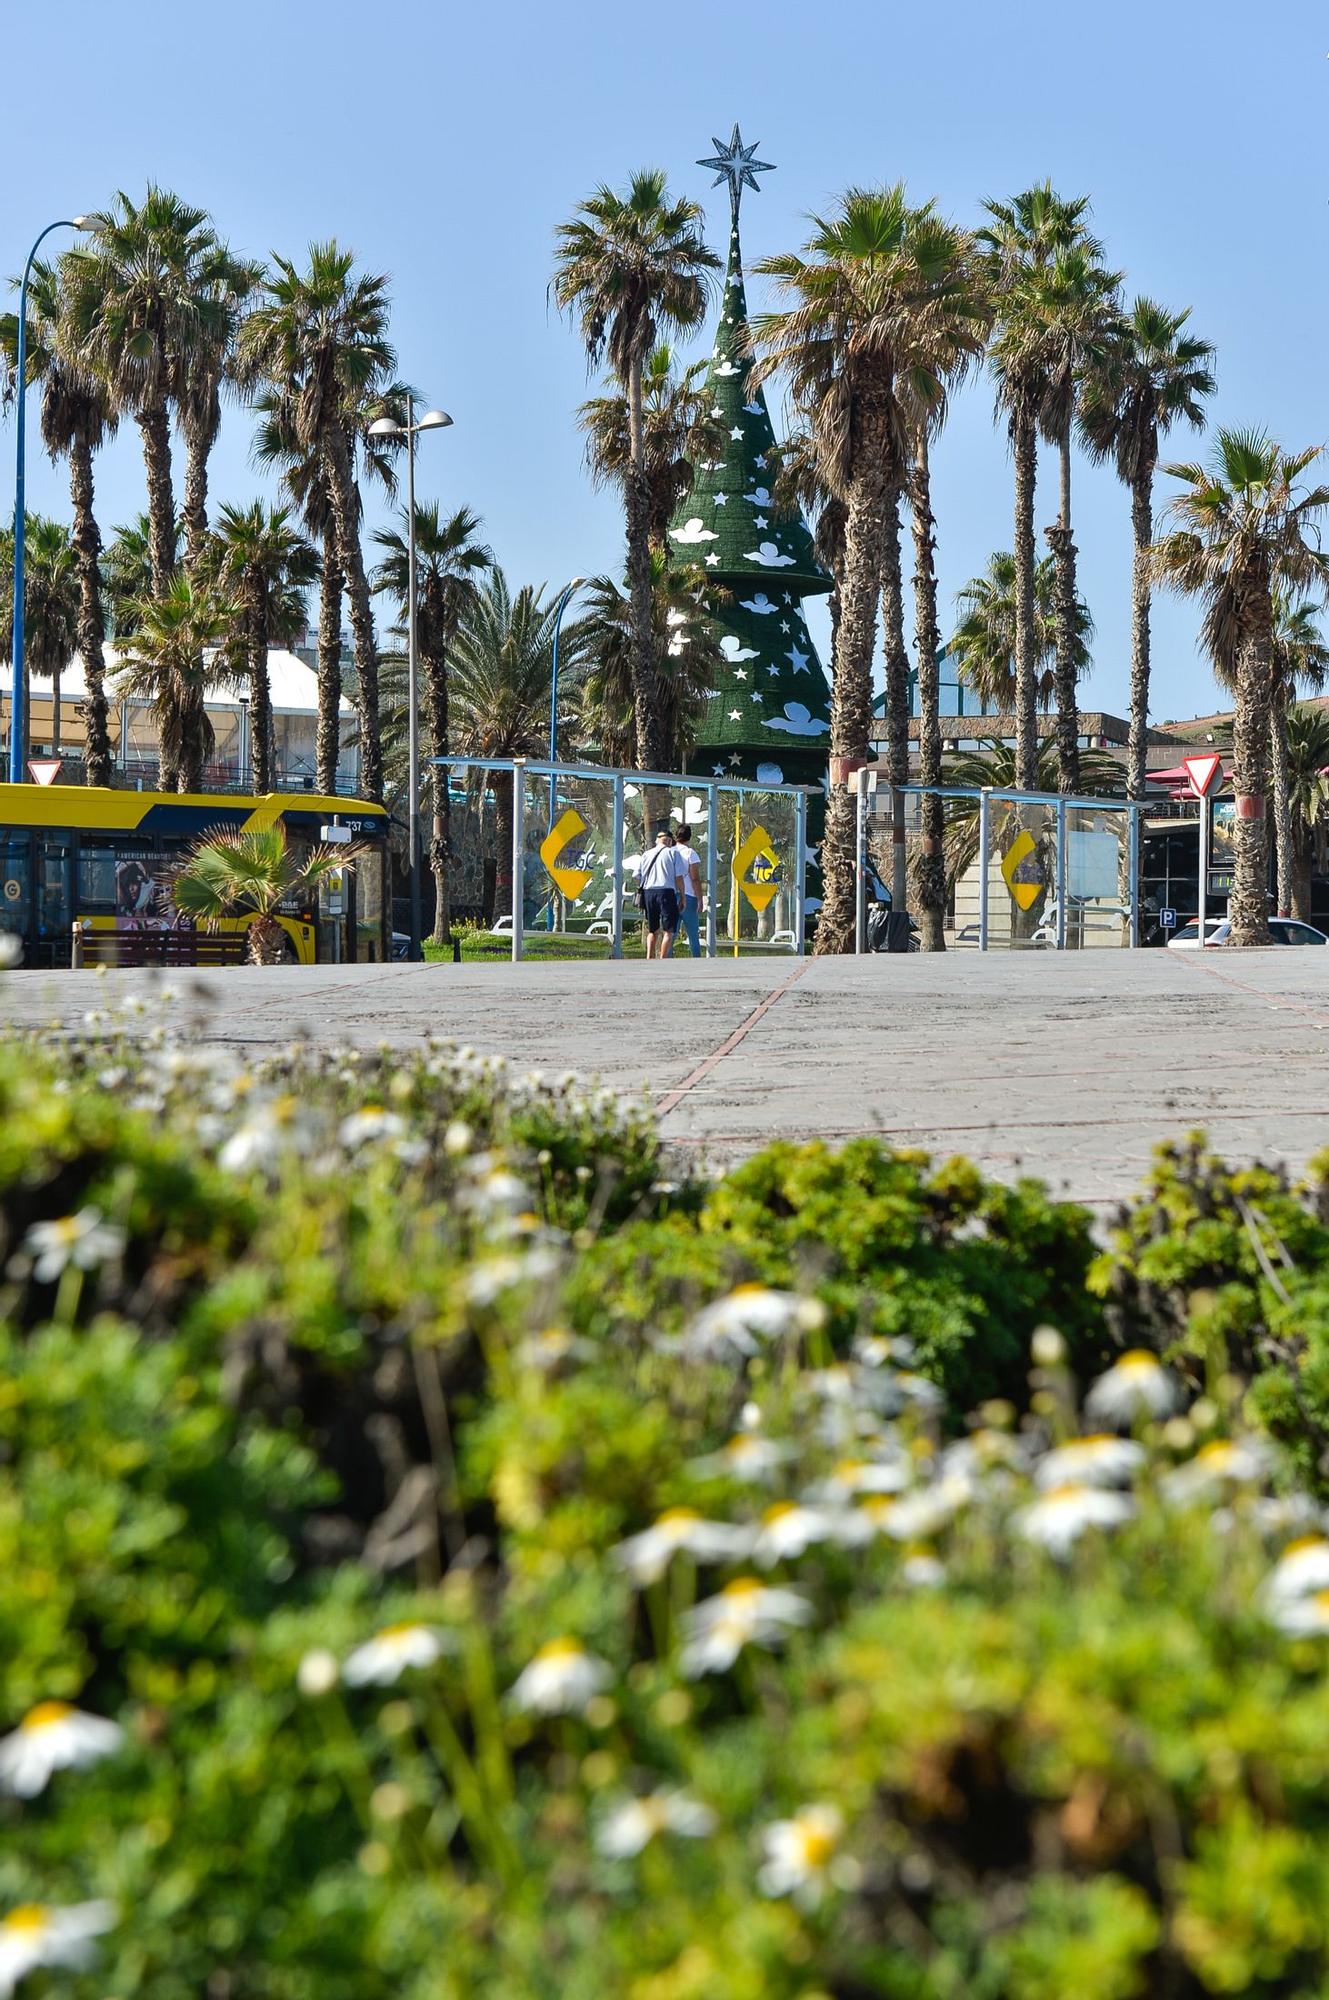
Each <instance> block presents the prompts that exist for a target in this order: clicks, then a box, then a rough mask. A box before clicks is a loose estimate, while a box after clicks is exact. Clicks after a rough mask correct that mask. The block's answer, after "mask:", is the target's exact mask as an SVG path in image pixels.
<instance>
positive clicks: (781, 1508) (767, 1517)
mask: <svg viewBox="0 0 1329 2000" xmlns="http://www.w3.org/2000/svg"><path fill="white" fill-rule="evenodd" d="M797 1512H798V1503H797V1501H795V1500H777V1501H775V1503H774V1505H772V1506H770V1507H768V1508H767V1509H766V1511H765V1513H764V1514H763V1515H762V1517H761V1518H762V1520H763V1521H766V1522H769V1523H770V1525H771V1526H772V1527H774V1526H775V1525H776V1524H777V1523H778V1522H780V1521H785V1520H788V1518H789V1516H790V1515H791V1514H796V1513H797Z"/></svg>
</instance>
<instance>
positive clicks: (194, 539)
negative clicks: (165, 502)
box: [181, 391, 221, 570]
mask: <svg viewBox="0 0 1329 2000" xmlns="http://www.w3.org/2000/svg"><path fill="white" fill-rule="evenodd" d="M220 428H221V399H220V398H219V397H218V396H217V394H216V393H215V391H214V393H213V396H212V402H211V405H210V407H209V409H208V410H207V412H206V413H205V414H204V416H202V417H201V418H197V419H194V420H191V421H188V422H186V424H185V490H184V505H183V507H182V509H181V512H182V516H183V519H184V529H185V561H186V563H187V564H188V565H189V568H190V569H191V570H193V569H196V568H197V566H198V563H199V560H200V558H201V556H202V555H203V552H204V550H205V549H206V548H207V545H208V456H209V454H210V452H211V451H212V447H213V445H214V444H215V443H216V441H217V432H218V431H219V430H220Z"/></svg>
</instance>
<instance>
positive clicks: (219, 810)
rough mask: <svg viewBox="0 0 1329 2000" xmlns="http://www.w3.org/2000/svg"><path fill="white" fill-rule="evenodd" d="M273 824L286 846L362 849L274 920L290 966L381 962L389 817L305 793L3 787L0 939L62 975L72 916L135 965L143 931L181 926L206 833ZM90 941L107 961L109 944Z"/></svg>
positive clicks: (227, 927)
mask: <svg viewBox="0 0 1329 2000" xmlns="http://www.w3.org/2000/svg"><path fill="white" fill-rule="evenodd" d="M273 820H280V821H281V822H282V824H283V825H284V827H285V828H286V831H287V834H288V836H289V838H290V839H291V840H292V841H293V842H295V843H297V844H310V845H312V844H314V843H316V842H318V841H319V840H320V839H321V838H322V830H323V828H324V827H327V826H331V825H334V824H336V825H338V826H341V827H344V828H346V829H347V831H348V832H349V833H350V835H351V836H352V838H353V839H354V841H355V843H356V846H357V848H358V850H359V852H358V854H357V857H356V860H355V863H354V865H353V866H352V867H349V868H347V869H345V870H343V871H341V872H340V879H339V878H338V877H337V876H334V877H333V878H332V880H331V882H330V883H328V884H325V885H324V886H323V888H322V889H320V891H319V894H318V897H317V900H316V901H310V902H308V903H302V904H296V903H292V904H291V905H289V906H288V907H286V908H285V909H283V910H282V911H281V913H280V919H279V920H280V922H281V925H282V928H283V929H284V930H285V932H286V935H287V939H288V941H289V943H288V951H289V956H290V958H291V960H292V962H293V963H296V964H300V965H312V964H314V963H315V962H317V961H320V960H335V959H343V960H350V959H364V960H369V959H373V960H383V959H387V958H389V957H390V956H391V946H392V930H391V914H390V913H391V901H390V894H389V882H390V876H389V854H388V832H389V826H390V821H389V816H388V814H387V813H386V812H385V810H384V808H383V807H382V806H376V805H370V804H368V803H367V802H366V801H365V800H363V799H339V798H323V797H321V796H319V795H318V794H317V793H311V792H294V793H283V792H273V793H271V794H269V795H268V796H267V797H265V798H249V797H245V796H243V795H237V794H236V793H233V792H231V793H227V792H215V793H214V792H197V793H195V792H128V791H125V792H121V791H110V790H102V789H99V788H96V787H93V786H74V785H69V786H64V785H51V786H49V787H47V786H42V785H2V784H0V931H5V932H9V933H11V934H13V935H16V936H17V937H19V938H20V939H21V941H22V945H23V958H24V963H25V964H27V965H32V966H62V965H64V966H67V965H68V964H69V963H70V952H71V946H72V942H73V925H74V922H75V920H76V919H77V920H79V921H80V922H82V923H84V924H86V925H87V926H89V927H90V928H91V930H92V931H93V932H94V933H96V932H114V933H118V934H120V935H121V936H123V937H124V939H125V945H124V947H123V951H122V953H121V955H122V956H123V958H124V959H125V961H126V962H132V963H140V962H142V961H143V960H144V959H145V958H151V956H152V951H151V943H152V940H151V937H145V936H144V933H155V934H158V935H160V934H161V933H163V932H182V931H183V932H188V931H189V929H190V926H189V923H188V920H187V919H185V918H182V917H181V916H180V915H179V913H178V912H177V911H176V908H175V905H174V902H173V900H172V894H171V887H172V883H173V882H174V880H175V876H176V874H177V872H178V870H179V868H180V865H181V863H182V862H183V861H184V859H185V856H186V855H187V854H188V852H189V850H190V848H191V847H193V846H194V844H195V843H196V842H197V841H198V840H199V839H200V838H202V837H203V836H204V835H205V834H209V833H221V832H235V831H238V830H239V829H241V828H244V827H253V826H270V825H271V824H272V822H273ZM249 921H250V919H249V918H248V917H246V916H244V915H240V916H237V917H233V918H229V919H227V920H226V921H225V922H224V923H223V924H222V925H221V926H220V928H221V930H222V931H223V933H224V932H227V931H232V932H241V931H243V930H244V929H245V928H246V926H247V924H248V923H249ZM96 942H97V944H98V946H99V950H98V953H97V955H98V957H99V958H100V959H105V958H106V956H107V951H108V949H109V947H107V946H104V945H102V941H101V940H100V939H97V941H96ZM177 955H178V954H177ZM185 955H186V956H187V948H186V953H185Z"/></svg>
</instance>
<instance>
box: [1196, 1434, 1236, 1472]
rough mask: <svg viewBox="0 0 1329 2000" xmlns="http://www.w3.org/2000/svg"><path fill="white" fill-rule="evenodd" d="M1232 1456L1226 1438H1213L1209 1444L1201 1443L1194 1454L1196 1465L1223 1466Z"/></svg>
mask: <svg viewBox="0 0 1329 2000" xmlns="http://www.w3.org/2000/svg"><path fill="white" fill-rule="evenodd" d="M1231 1456H1232V1446H1231V1444H1230V1443H1229V1442H1228V1440H1227V1439H1226V1438H1215V1439H1214V1440H1213V1442H1212V1443H1211V1444H1202V1445H1201V1446H1200V1449H1199V1450H1198V1451H1197V1452H1196V1454H1195V1463H1196V1464H1197V1465H1209V1466H1224V1465H1226V1464H1227V1462H1228V1460H1229V1459H1230V1458H1231Z"/></svg>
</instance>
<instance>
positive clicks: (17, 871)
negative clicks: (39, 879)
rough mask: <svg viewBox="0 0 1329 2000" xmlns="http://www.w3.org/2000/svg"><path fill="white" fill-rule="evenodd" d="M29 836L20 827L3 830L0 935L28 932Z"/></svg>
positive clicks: (0, 837)
mask: <svg viewBox="0 0 1329 2000" xmlns="http://www.w3.org/2000/svg"><path fill="white" fill-rule="evenodd" d="M29 858H30V857H29V836H28V834H27V833H26V832H24V831H21V830H20V829H19V828H17V827H0V931H17V932H18V934H19V936H20V937H23V936H25V935H26V933H27V928H28V902H29V896H28V864H29Z"/></svg>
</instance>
